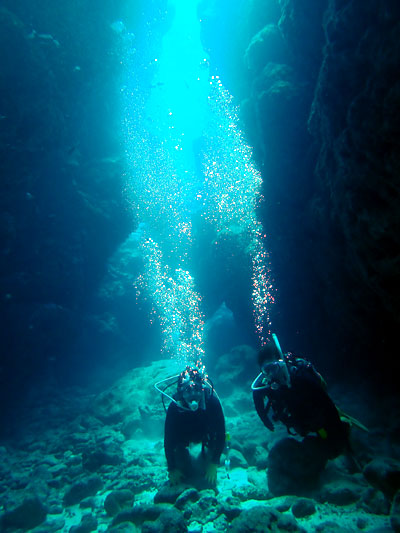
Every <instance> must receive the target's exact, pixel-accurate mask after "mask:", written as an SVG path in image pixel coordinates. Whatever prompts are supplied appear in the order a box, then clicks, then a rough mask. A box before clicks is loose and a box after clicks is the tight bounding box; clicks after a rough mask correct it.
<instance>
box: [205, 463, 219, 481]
mask: <svg viewBox="0 0 400 533" xmlns="http://www.w3.org/2000/svg"><path fill="white" fill-rule="evenodd" d="M206 480H207V482H208V483H210V484H211V485H215V484H216V482H217V465H216V464H215V463H209V464H208V465H207V468H206Z"/></svg>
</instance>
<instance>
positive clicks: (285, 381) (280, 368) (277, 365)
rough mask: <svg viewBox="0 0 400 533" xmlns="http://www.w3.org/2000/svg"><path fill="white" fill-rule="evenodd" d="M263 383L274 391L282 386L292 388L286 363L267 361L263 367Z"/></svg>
mask: <svg viewBox="0 0 400 533" xmlns="http://www.w3.org/2000/svg"><path fill="white" fill-rule="evenodd" d="M261 372H262V375H263V382H264V383H266V384H268V385H269V386H270V387H271V388H272V389H277V388H279V387H280V386H281V385H286V386H290V378H289V373H288V369H287V366H286V363H285V361H283V360H282V359H280V360H279V361H272V362H271V361H265V362H264V364H263V365H262V366H261Z"/></svg>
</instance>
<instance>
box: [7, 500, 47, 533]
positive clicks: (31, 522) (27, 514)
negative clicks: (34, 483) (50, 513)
mask: <svg viewBox="0 0 400 533" xmlns="http://www.w3.org/2000/svg"><path fill="white" fill-rule="evenodd" d="M46 515H47V510H46V508H45V506H44V505H43V503H42V502H41V501H40V500H39V498H37V497H36V496H33V497H30V498H26V499H25V500H24V501H23V502H22V503H21V504H20V505H18V506H17V507H15V509H13V510H11V511H7V512H6V513H5V514H4V515H3V517H2V519H1V527H2V530H3V529H4V530H7V529H9V528H13V529H22V530H24V531H26V530H27V529H33V528H34V527H36V526H39V525H40V524H41V523H42V522H44V520H45V519H46Z"/></svg>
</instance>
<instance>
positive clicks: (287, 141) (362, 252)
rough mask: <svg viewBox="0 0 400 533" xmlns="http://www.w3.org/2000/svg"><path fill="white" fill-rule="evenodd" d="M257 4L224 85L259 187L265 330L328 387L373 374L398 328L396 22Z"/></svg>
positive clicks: (323, 5) (372, 8)
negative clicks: (364, 372) (342, 376)
mask: <svg viewBox="0 0 400 533" xmlns="http://www.w3.org/2000/svg"><path fill="white" fill-rule="evenodd" d="M264 4H265V3H264V2H251V3H250V4H249V5H250V8H248V11H247V12H246V13H243V14H242V15H243V16H242V18H241V19H240V21H239V20H237V21H236V25H237V26H239V24H243V20H246V21H247V24H248V28H251V29H252V31H250V30H248V32H249V33H250V34H251V36H250V38H247V41H246V38H245V36H244V35H243V32H241V33H240V32H239V30H238V35H241V36H242V40H241V51H242V57H243V60H242V61H239V60H238V62H237V66H236V68H237V72H236V78H243V79H246V83H243V84H242V85H241V91H242V92H240V93H239V96H240V97H241V98H242V102H241V110H242V117H243V120H244V124H245V125H246V131H247V134H248V137H249V141H250V143H251V144H252V145H253V146H254V148H255V157H256V159H257V161H258V162H259V165H260V166H261V169H262V173H263V179H264V191H263V192H264V196H265V203H264V209H263V212H262V213H261V217H262V218H263V222H264V225H265V228H266V229H267V232H268V234H269V241H268V245H269V249H270V251H271V261H272V266H273V270H274V275H275V284H276V287H277V292H278V294H277V302H278V303H277V307H276V312H275V316H274V321H273V324H274V325H275V327H276V329H277V330H278V331H279V332H281V334H282V337H283V338H284V341H285V344H286V343H287V344H288V347H290V346H293V347H294V348H295V349H296V350H297V349H299V350H301V351H304V353H308V354H309V355H311V356H312V357H313V358H314V360H316V361H319V362H320V363H321V364H322V365H323V366H324V367H326V368H330V369H331V370H334V369H335V367H336V372H337V373H340V371H338V369H340V368H341V367H342V366H343V363H346V365H347V366H348V367H350V369H351V370H352V371H354V370H355V369H356V368H357V369H358V368H359V367H360V366H361V367H362V368H367V369H370V368H371V367H374V368H375V366H376V363H375V360H376V356H377V355H376V354H377V353H378V354H379V357H384V358H386V363H388V361H389V360H390V359H391V355H390V354H391V353H392V351H393V347H394V340H395V337H396V333H397V328H398V320H399V317H400V312H399V310H400V309H399V308H400V298H399V290H398V288H397V287H398V284H397V282H396V280H397V279H398V277H399V269H400V265H399V235H400V232H399V210H398V205H399V186H400V180H399V172H398V169H399V162H400V158H399V150H398V143H399V129H398V115H399V87H400V86H399V83H400V82H399V76H398V74H397V73H396V65H398V63H399V42H400V41H399V35H400V26H399V9H400V8H399V7H398V5H397V4H396V3H395V2H392V1H384V2H382V3H380V4H379V5H378V4H376V2H372V1H371V2H369V1H367V2H364V1H361V0H353V1H350V2H348V1H346V2H341V1H338V0H336V1H334V0H329V1H323V2H314V1H304V0H301V1H300V0H279V5H278V2H271V5H272V4H273V5H274V6H275V7H278V8H279V9H278V11H276V10H275V9H271V8H269V9H268V10H267V9H266V7H265V5H264ZM255 13H258V14H259V16H255V15H254V14H255ZM261 21H262V25H261V24H260V22H261ZM208 25H209V26H211V23H210V22H208ZM234 27H235V22H233V28H234ZM233 28H232V29H231V32H232V33H234V29H233ZM209 33H211V32H209ZM206 36H207V34H206ZM360 363H361V364H360ZM390 365H394V366H397V361H396V360H395V359H394V358H393V360H392V361H391V362H390ZM378 373H379V369H378ZM380 378H383V379H385V378H384V377H383V376H382V375H381V376H380Z"/></svg>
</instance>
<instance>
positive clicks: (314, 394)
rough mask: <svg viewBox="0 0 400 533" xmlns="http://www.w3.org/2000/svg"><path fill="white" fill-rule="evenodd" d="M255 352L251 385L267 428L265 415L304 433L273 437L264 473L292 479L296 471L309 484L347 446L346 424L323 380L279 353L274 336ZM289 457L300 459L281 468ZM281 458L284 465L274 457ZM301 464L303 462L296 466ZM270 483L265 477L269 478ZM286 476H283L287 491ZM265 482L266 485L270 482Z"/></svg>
mask: <svg viewBox="0 0 400 533" xmlns="http://www.w3.org/2000/svg"><path fill="white" fill-rule="evenodd" d="M273 339H274V340H273V341H271V342H270V343H269V344H267V345H266V346H265V347H264V348H262V349H261V350H260V352H259V356H258V363H259V365H260V368H261V373H260V374H259V375H258V376H257V378H256V379H255V380H254V382H253V385H252V390H253V400H254V406H255V408H256V411H257V413H258V415H259V417H260V419H261V420H262V422H263V424H264V425H265V426H266V427H267V428H268V429H269V430H271V431H274V425H273V422H272V421H271V419H270V418H269V413H270V411H271V410H272V418H273V420H274V421H280V422H282V423H283V424H284V425H285V426H286V428H287V431H288V433H289V434H290V435H300V436H301V437H304V438H303V440H302V441H301V442H299V441H298V440H295V439H284V440H282V441H279V442H278V443H277V444H276V445H275V446H274V447H273V448H272V449H271V451H270V454H269V471H268V478H269V481H270V477H273V476H274V475H276V477H280V478H281V477H282V476H283V470H284V471H285V473H286V474H288V472H289V476H290V472H293V476H295V477H296V478H297V479H296V482H298V481H299V479H298V478H299V475H300V477H301V474H302V472H303V473H304V476H305V477H306V478H307V479H306V480H305V481H306V484H307V482H309V484H311V485H312V484H314V483H315V481H316V480H317V479H318V477H319V474H320V473H321V472H322V470H323V469H324V467H325V465H326V463H327V461H328V459H334V458H335V457H337V456H339V455H340V454H342V453H344V452H347V451H349V450H350V444H349V425H348V424H347V423H346V422H343V421H342V420H341V418H340V415H339V412H338V409H337V408H336V406H335V404H334V403H333V401H332V399H331V398H330V397H329V395H328V393H327V392H326V383H325V381H324V380H323V378H322V377H321V375H320V374H319V373H318V372H317V371H316V370H315V368H314V367H313V365H312V364H311V363H310V362H309V361H306V360H305V359H301V358H299V357H295V356H293V355H292V354H283V353H282V352H281V350H280V346H279V342H278V340H277V338H276V336H275V335H274V336H273ZM293 457H296V461H297V462H300V463H302V462H304V465H302V464H297V465H293V464H292V467H291V469H290V468H287V466H288V464H290V463H291V460H293ZM282 460H283V461H284V462H285V463H286V464H285V466H282V465H279V464H277V462H278V463H279V462H282ZM302 466H304V468H302ZM269 484H270V483H269ZM290 486H291V483H290V480H289V482H288V487H289V489H288V490H289V492H290ZM270 488H271V487H270Z"/></svg>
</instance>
